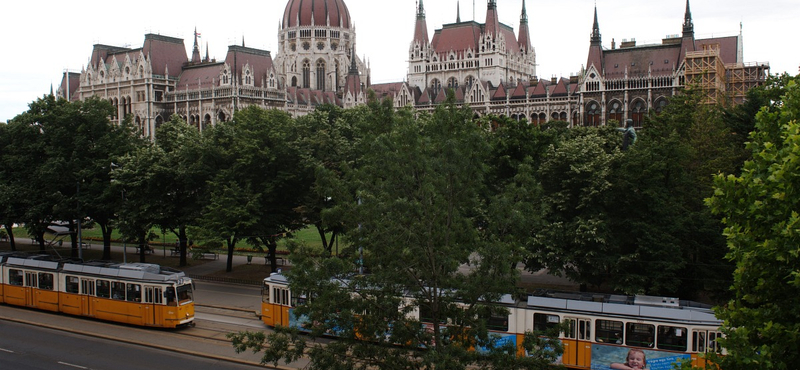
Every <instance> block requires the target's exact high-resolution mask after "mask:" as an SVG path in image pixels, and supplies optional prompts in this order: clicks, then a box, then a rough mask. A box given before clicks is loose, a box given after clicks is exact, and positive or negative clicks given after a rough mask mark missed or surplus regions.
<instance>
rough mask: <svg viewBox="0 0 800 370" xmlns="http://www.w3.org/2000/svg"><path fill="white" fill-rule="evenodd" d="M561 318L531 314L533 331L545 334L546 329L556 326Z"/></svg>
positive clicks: (544, 314) (543, 314)
mask: <svg viewBox="0 0 800 370" xmlns="http://www.w3.org/2000/svg"><path fill="white" fill-rule="evenodd" d="M559 322H561V318H560V317H558V315H550V314H546V313H535V314H533V331H534V332H545V331H547V330H548V329H551V328H553V327H556V326H558V323H559Z"/></svg>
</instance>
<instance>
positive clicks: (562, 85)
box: [550, 78, 569, 95]
mask: <svg viewBox="0 0 800 370" xmlns="http://www.w3.org/2000/svg"><path fill="white" fill-rule="evenodd" d="M567 82H569V80H568V79H566V78H561V80H559V81H558V84H556V87H555V88H554V89H553V90H552V91H551V92H550V95H567Z"/></svg>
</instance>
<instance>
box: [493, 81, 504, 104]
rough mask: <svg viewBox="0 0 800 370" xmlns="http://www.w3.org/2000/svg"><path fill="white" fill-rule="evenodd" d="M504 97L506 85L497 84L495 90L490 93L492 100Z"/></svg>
mask: <svg viewBox="0 0 800 370" xmlns="http://www.w3.org/2000/svg"><path fill="white" fill-rule="evenodd" d="M505 98H506V87H505V85H503V84H500V85H498V86H497V90H495V91H494V94H492V100H500V99H505Z"/></svg>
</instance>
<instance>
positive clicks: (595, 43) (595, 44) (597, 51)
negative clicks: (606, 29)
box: [586, 5, 603, 73]
mask: <svg viewBox="0 0 800 370" xmlns="http://www.w3.org/2000/svg"><path fill="white" fill-rule="evenodd" d="M592 65H594V67H595V68H596V69H597V71H598V72H600V73H602V72H603V43H602V38H601V37H600V23H599V22H597V5H595V6H594V25H592V37H591V40H590V42H589V58H588V59H587V60H586V68H589V67H591V66H592Z"/></svg>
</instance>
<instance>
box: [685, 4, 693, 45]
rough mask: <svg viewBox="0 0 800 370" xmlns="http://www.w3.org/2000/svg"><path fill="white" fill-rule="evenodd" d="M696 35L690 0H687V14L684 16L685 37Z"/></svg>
mask: <svg viewBox="0 0 800 370" xmlns="http://www.w3.org/2000/svg"><path fill="white" fill-rule="evenodd" d="M689 35H692V36H693V35H694V22H692V10H691V9H690V8H689V0H686V14H685V15H684V16H683V37H687V36H689Z"/></svg>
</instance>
